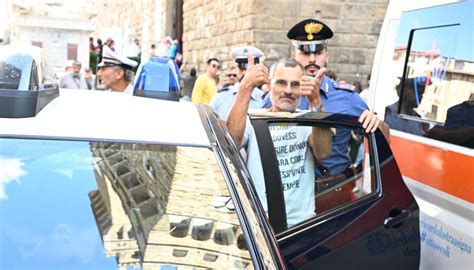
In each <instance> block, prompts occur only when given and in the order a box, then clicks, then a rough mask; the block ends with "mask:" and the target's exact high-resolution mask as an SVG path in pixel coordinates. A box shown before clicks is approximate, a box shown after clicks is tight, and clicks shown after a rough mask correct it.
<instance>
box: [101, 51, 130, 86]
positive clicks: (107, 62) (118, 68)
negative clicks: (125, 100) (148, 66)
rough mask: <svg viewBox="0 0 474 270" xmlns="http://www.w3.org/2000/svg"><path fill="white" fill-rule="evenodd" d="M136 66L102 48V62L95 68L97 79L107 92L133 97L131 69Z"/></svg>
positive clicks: (125, 58)
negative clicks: (121, 93)
mask: <svg viewBox="0 0 474 270" xmlns="http://www.w3.org/2000/svg"><path fill="white" fill-rule="evenodd" d="M137 64H138V63H137V62H135V61H133V60H131V59H128V58H127V57H124V56H121V55H118V54H117V53H116V52H114V51H112V50H111V49H110V48H109V47H108V46H104V47H103V52H102V61H101V62H100V63H99V65H98V66H97V67H98V70H97V77H98V78H99V80H100V81H101V82H102V84H103V85H104V86H105V88H106V89H108V90H109V91H112V92H123V93H125V94H129V95H133V85H132V77H133V68H134V67H136V66H137Z"/></svg>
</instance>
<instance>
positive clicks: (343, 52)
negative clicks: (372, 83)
mask: <svg viewBox="0 0 474 270" xmlns="http://www.w3.org/2000/svg"><path fill="white" fill-rule="evenodd" d="M387 5H388V0H362V1H357V2H356V1H348V0H331V1H328V0H312V1H307V0H296V1H290V0H276V1H265V0H246V1H231V0H220V1H209V0H184V5H183V13H184V15H183V18H184V19H183V29H184V34H183V54H184V57H185V61H186V62H188V68H190V67H192V66H194V67H198V69H199V70H200V71H203V70H204V68H205V61H206V59H208V58H210V57H217V58H218V59H220V60H221V61H223V65H222V66H223V67H224V68H225V67H226V66H228V65H229V64H231V58H230V56H229V53H230V52H231V50H232V49H233V48H235V47H238V46H241V45H252V46H256V47H258V48H260V49H262V51H263V52H264V53H265V55H266V58H267V60H266V63H267V64H270V63H271V62H273V61H275V60H276V59H278V58H281V57H287V56H289V55H290V53H291V49H292V48H291V46H290V42H289V40H288V39H287V38H286V32H287V31H288V29H289V28H291V27H292V26H293V25H294V24H295V23H296V22H298V21H300V20H302V19H304V18H311V17H313V18H319V19H321V20H322V21H323V22H325V23H326V24H328V25H329V26H330V27H331V28H332V30H333V31H334V33H335V35H334V38H333V39H332V40H331V41H330V43H329V47H328V48H329V52H330V55H331V57H330V60H329V64H328V67H329V68H331V69H333V70H334V71H335V72H336V73H337V75H338V78H339V79H344V80H347V81H351V82H352V81H354V80H360V81H362V82H363V83H365V82H366V76H367V74H369V73H370V71H371V68H372V62H373V57H374V53H375V47H376V45H377V40H378V35H379V32H380V28H381V25H382V22H383V17H384V15H385V10H386V7H387Z"/></svg>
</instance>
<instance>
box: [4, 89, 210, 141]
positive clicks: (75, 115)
mask: <svg viewBox="0 0 474 270" xmlns="http://www.w3.org/2000/svg"><path fill="white" fill-rule="evenodd" d="M0 136H7V137H11V136H19V137H46V138H67V139H78V140H82V139H88V140H107V141H133V142H147V143H165V144H178V145H197V146H207V147H209V146H210V141H209V137H208V135H207V133H206V130H205V128H204V126H203V122H202V120H201V117H200V116H199V112H198V109H197V107H196V105H194V104H193V103H191V102H173V101H166V100H158V99H150V98H143V97H135V96H129V95H127V94H124V93H116V92H108V91H91V90H76V89H74V90H72V89H60V95H59V97H57V98H55V99H54V100H53V101H51V102H50V103H49V104H48V105H47V106H46V107H45V108H43V110H41V111H40V112H39V113H38V115H37V116H35V117H30V118H0Z"/></svg>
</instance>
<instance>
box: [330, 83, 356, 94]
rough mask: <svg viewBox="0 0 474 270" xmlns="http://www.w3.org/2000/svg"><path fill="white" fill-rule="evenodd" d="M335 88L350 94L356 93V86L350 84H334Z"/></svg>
mask: <svg viewBox="0 0 474 270" xmlns="http://www.w3.org/2000/svg"><path fill="white" fill-rule="evenodd" d="M334 88H336V89H338V90H345V91H349V92H354V91H355V86H354V85H352V84H350V83H334Z"/></svg>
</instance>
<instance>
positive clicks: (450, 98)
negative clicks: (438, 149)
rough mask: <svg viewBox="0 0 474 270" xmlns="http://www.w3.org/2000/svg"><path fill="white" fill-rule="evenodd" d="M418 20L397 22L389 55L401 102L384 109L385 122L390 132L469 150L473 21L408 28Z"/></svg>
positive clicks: (473, 105) (473, 142) (472, 141)
mask: <svg viewBox="0 0 474 270" xmlns="http://www.w3.org/2000/svg"><path fill="white" fill-rule="evenodd" d="M420 12H421V11H420ZM423 12H429V10H428V11H427V10H424V11H423ZM416 16H417V14H416V11H415V12H413V13H408V14H404V15H403V16H402V18H401V22H400V27H399V29H398V31H399V33H398V34H397V40H396V46H395V50H394V54H393V61H394V64H395V65H394V66H396V67H397V69H398V70H397V72H396V73H397V74H398V75H397V76H398V79H399V80H398V81H399V82H398V85H396V87H395V88H396V90H397V94H398V96H399V101H398V102H396V103H394V104H392V105H389V106H387V108H386V110H385V121H386V122H387V124H388V125H389V126H390V128H392V129H396V130H401V131H404V132H408V133H412V134H416V135H422V136H426V137H429V138H433V139H437V140H441V141H446V142H450V143H454V144H458V145H462V146H467V147H471V148H472V147H473V146H474V135H472V134H474V118H473V117H472V115H474V101H473V99H474V55H473V51H472V46H466V44H471V43H472V35H473V32H472V31H474V30H473V29H472V27H469V25H472V22H468V21H463V17H462V16H460V18H459V19H457V20H453V21H452V22H454V23H450V24H445V25H436V24H439V23H436V21H433V24H432V25H429V26H427V25H426V24H425V25H423V27H421V26H420V27H419V28H413V26H411V27H410V24H409V22H411V21H415V18H416ZM433 16H435V15H433ZM396 63H398V64H401V63H403V65H397V64H396ZM469 134H471V135H469Z"/></svg>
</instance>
